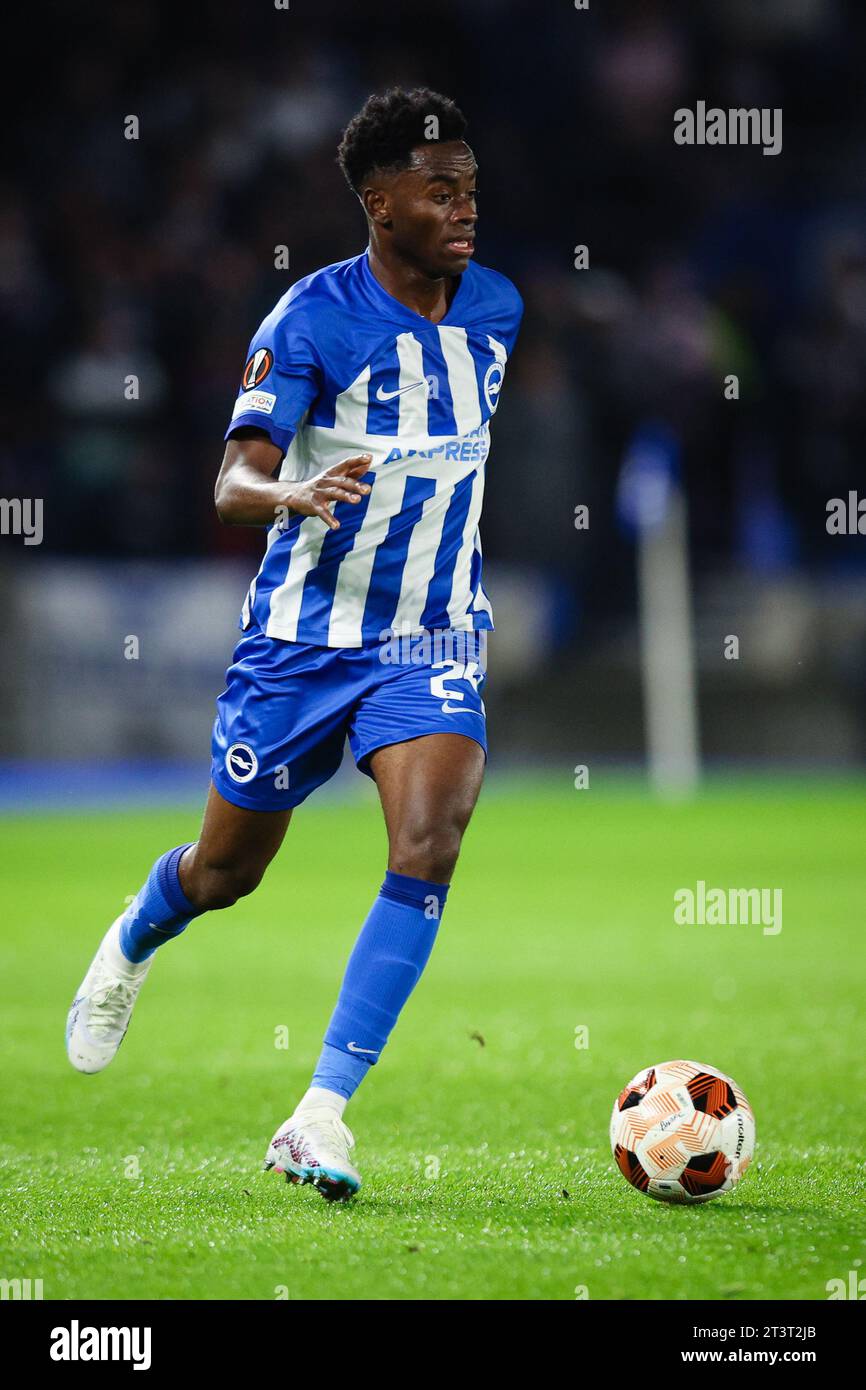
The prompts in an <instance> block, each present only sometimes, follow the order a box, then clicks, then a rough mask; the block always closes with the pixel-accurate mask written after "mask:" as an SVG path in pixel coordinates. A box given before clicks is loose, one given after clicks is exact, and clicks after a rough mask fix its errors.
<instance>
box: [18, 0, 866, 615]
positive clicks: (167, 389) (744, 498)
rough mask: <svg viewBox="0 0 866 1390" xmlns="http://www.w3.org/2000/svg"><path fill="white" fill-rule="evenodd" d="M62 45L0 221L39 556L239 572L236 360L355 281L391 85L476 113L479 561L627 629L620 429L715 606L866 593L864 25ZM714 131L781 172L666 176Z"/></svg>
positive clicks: (84, 27) (731, 16) (621, 7)
mask: <svg viewBox="0 0 866 1390" xmlns="http://www.w3.org/2000/svg"><path fill="white" fill-rule="evenodd" d="M63 15H64V18H63V21H62V23H61V26H60V31H59V32H57V31H56V32H55V40H56V41H55V43H54V44H53V45H52V47H51V49H50V50H46V52H45V53H44V54H43V55H42V60H41V61H42V64H43V71H42V75H41V81H40V84H39V86H38V88H36V89H34V91H33V92H32V94H31V99H30V105H29V107H25V109H24V111H23V112H22V125H21V129H22V130H23V131H25V132H26V138H22V139H21V140H20V141H19V143H18V146H17V150H16V152H15V153H14V155H13V157H12V168H11V170H10V174H9V177H8V181H7V182H6V184H5V186H4V188H3V190H2V200H0V264H2V269H0V312H2V325H3V333H4V336H5V339H6V343H7V348H8V349H10V352H11V362H12V369H11V371H9V372H8V373H7V374H6V376H5V380H4V385H3V397H2V410H3V420H4V427H3V430H2V442H0V494H2V495H4V496H7V497H9V496H43V497H44V498H45V499H46V501H45V526H46V541H45V546H44V547H43V549H44V550H47V551H50V552H52V553H55V554H57V553H63V554H76V555H95V556H112V557H127V558H128V557H140V558H144V557H152V556H177V557H180V556H196V555H199V556H203V555H211V556H212V555H218V554H221V553H222V554H232V555H235V556H237V555H238V554H249V555H250V557H251V565H252V564H253V558H252V557H253V556H256V555H257V554H258V553H259V551H260V549H261V537H260V536H259V535H257V534H255V533H249V532H239V531H234V530H226V529H224V528H221V527H220V526H219V524H218V522H217V521H216V518H215V515H214V512H213V506H212V488H213V481H214V477H215V474H216V471H217V468H218V466H219V461H220V458H221V455H222V442H221V440H222V435H223V432H224V429H225V427H226V423H227V420H228V417H229V414H230V410H231V405H232V401H233V399H234V396H235V393H236V390H237V384H238V379H239V374H240V371H241V368H242V366H243V362H244V359H245V350H246V346H247V343H248V341H249V338H250V337H251V336H252V333H253V330H254V329H255V327H256V326H257V324H258V322H259V321H260V319H261V318H262V317H263V315H264V314H265V313H266V312H267V311H268V310H269V309H270V307H271V306H272V305H273V303H274V302H275V301H276V299H277V298H278V297H279V296H280V295H281V294H282V293H283V292H284V291H285V289H287V288H288V286H289V284H291V283H292V282H293V281H294V280H295V279H298V278H300V277H301V276H303V275H305V274H307V273H309V272H310V271H311V270H313V269H315V268H317V267H318V266H320V265H324V264H327V263H329V262H331V261H336V260H340V259H342V258H344V257H347V256H351V255H354V254H356V253H357V252H358V251H359V250H361V249H362V248H363V246H364V244H365V238H364V230H363V221H362V217H361V214H360V211H359V209H358V207H357V204H356V203H355V201H354V200H353V198H352V196H351V194H350V193H349V191H348V189H347V188H346V187H345V186H344V185H343V183H342V180H341V176H340V173H339V171H338V169H337V167H336V164H335V162H334V154H335V148H336V144H337V141H338V138H339V134H340V131H341V129H342V127H343V126H344V125H345V123H346V121H347V119H348V118H349V117H350V116H351V115H352V114H353V112H354V111H355V110H356V109H357V107H358V106H359V105H360V104H361V102H362V101H363V100H364V98H365V97H366V95H367V94H368V93H369V92H370V91H371V90H376V89H381V88H384V87H385V86H388V85H391V84H393V83H395V82H399V83H401V84H402V85H415V84H428V85H431V86H434V87H437V88H439V89H442V90H445V91H447V92H449V93H450V94H452V95H453V96H454V97H455V98H456V99H457V101H458V102H459V103H460V104H461V105H462V106H463V108H464V110H465V111H466V114H467V116H468V117H469V120H470V139H471V142H472V144H473V147H474V149H475V151H476V154H477V157H478V160H479V164H480V170H481V173H480V180H479V187H480V189H481V198H480V210H481V222H480V227H479V254H478V259H479V261H480V262H481V263H482V264H489V265H493V266H495V267H497V268H499V269H501V270H503V271H505V272H506V273H507V274H509V275H510V276H511V277H512V278H513V279H514V280H515V281H516V282H517V284H518V286H519V287H520V289H521V291H522V293H523V295H524V298H525V300H526V318H525V321H524V330H523V335H522V340H521V342H520V344H519V346H518V350H517V352H516V353H515V356H514V359H513V361H512V363H511V367H510V371H509V380H508V383H507V389H506V391H505V393H504V396H503V405H502V409H501V411H500V413H499V415H498V417H497V421H496V424H495V428H494V448H493V454H492V461H491V467H490V473H489V482H488V499H487V503H486V511H485V522H484V524H483V526H482V532H483V538H484V544H485V554H486V555H487V556H488V557H490V558H492V559H494V560H497V559H498V560H500V561H502V560H514V559H515V558H519V559H520V561H521V562H522V563H525V564H527V565H529V566H534V567H536V568H537V569H539V570H540V571H543V572H544V573H545V574H546V576H547V577H548V578H549V579H550V581H551V582H552V583H553V584H554V585H555V586H557V587H558V589H559V591H560V592H561V594H562V597H563V605H562V609H563V613H562V622H563V624H564V628H565V629H568V628H569V626H570V625H572V624H573V623H574V622H575V620H576V618H577V616H578V615H579V614H581V613H582V614H583V615H584V616H585V617H586V618H587V619H589V620H590V621H592V620H593V619H594V618H595V619H598V618H604V617H605V616H606V615H608V614H609V613H610V612H611V611H618V610H620V609H621V608H624V607H625V606H626V605H630V604H631V603H632V602H633V574H632V571H631V552H630V547H629V545H628V542H627V540H626V539H625V538H624V537H623V536H622V535H621V534H620V531H619V528H618V525H617V520H616V509H615V503H614V499H615V491H616V480H617V475H618V472H619V469H620V466H621V463H622V459H623V454H624V452H625V450H626V449H627V447H628V444H629V440H630V439H631V438H632V437H633V435H634V433H635V431H636V429H638V428H639V427H640V426H641V425H642V424H644V423H646V422H648V421H663V422H664V423H665V424H667V425H668V426H669V427H670V428H672V429H673V430H674V431H675V432H676V434H677V435H678V437H679V438H680V440H681V443H682V450H683V466H684V472H685V477H686V480H687V490H688V497H689V504H690V512H691V527H692V530H691V534H692V542H693V562H694V565H695V568H696V571H697V572H698V573H700V572H701V571H712V570H717V569H719V568H726V567H728V568H732V567H733V568H739V569H744V570H745V571H747V572H754V571H760V572H763V573H767V572H772V571H774V570H785V569H789V568H791V567H800V568H806V569H808V570H809V571H810V572H815V571H817V570H823V571H825V572H826V571H827V570H828V569H832V568H834V567H841V568H842V569H843V570H844V569H845V568H846V567H850V568H852V569H853V568H856V567H858V566H859V567H862V566H863V564H864V560H863V556H864V550H863V547H862V544H861V545H858V544H857V543H856V540H854V539H851V540H849V539H846V538H841V537H830V536H828V535H827V533H826V530H825V508H826V502H827V499H828V498H830V497H832V496H838V495H845V493H846V492H847V490H848V488H850V487H855V486H856V482H857V477H858V474H859V473H860V472H861V463H862V447H863V442H864V438H866V218H864V187H866V140H864V134H866V129H864V127H866V120H864V113H863V107H862V95H861V93H862V54H863V52H864V47H863V43H862V40H863V38H864V36H866V16H864V13H863V12H862V11H861V12H859V13H858V11H857V9H856V8H855V7H854V6H852V7H851V8H850V9H846V7H844V6H843V4H842V3H841V0H765V2H764V3H762V4H761V5H756V4H754V3H750V0H725V2H724V3H720V2H718V0H689V3H688V4H679V5H670V4H666V3H655V0H636V2H635V3H624V2H623V0H620V2H619V3H608V4H605V5H602V4H600V3H599V4H596V3H595V0H592V3H591V5H590V8H589V9H588V10H585V11H581V10H577V9H575V8H574V7H573V6H572V5H570V4H568V3H565V0H563V2H562V3H553V2H552V0H548V3H545V4H533V3H522V2H520V0H516V2H515V3H510V2H509V0H462V3H460V4H452V3H450V0H437V4H436V5H435V6H434V7H432V8H431V7H427V6H423V7H421V6H418V7H415V9H414V12H413V10H412V8H411V7H410V8H409V9H406V8H403V9H402V10H400V9H398V7H395V6H393V5H391V4H383V3H380V0H374V3H368V4H365V5H363V6H351V5H348V4H337V3H332V2H331V0H316V3H309V4H306V3H304V2H303V0H292V3H291V7H290V8H289V9H287V10H277V9H276V8H275V7H274V6H272V5H270V4H264V3H262V4H260V5H258V6H255V7H252V8H251V7H248V6H241V5H239V4H237V3H210V4H205V5H202V6H193V7H187V6H176V5H172V4H168V3H162V0H151V3H149V4H147V5H135V6H129V7H126V6H114V7H110V6H108V5H103V6H98V7H93V6H87V5H83V6H78V5H75V4H71V5H69V6H66V7H64V11H63ZM858 37H859V39H860V42H858V41H857V39H858ZM46 93H49V94H50V98H49V99H48V100H46ZM697 100H705V101H706V102H707V103H708V105H717V106H721V107H732V106H738V107H740V106H759V107H781V108H782V111H783V115H784V127H783V149H782V153H781V154H780V155H778V156H777V157H775V158H774V157H766V156H764V155H763V154H762V153H761V150H760V148H756V147H746V148H736V147H727V148H726V147H717V148H713V149H709V148H703V149H693V148H686V147H683V146H678V145H676V144H675V143H674V140H673V112H674V110H675V109H676V108H678V107H680V106H694V104H695V102H696V101H697ZM130 114H134V115H136V116H137V117H138V119H139V123H140V131H139V138H138V139H137V140H127V139H125V138H124V120H125V117H126V116H128V115H130ZM279 245H286V246H287V247H288V250H289V257H290V268H289V270H288V271H286V270H277V269H275V266H274V255H275V247H276V246H279ZM577 245H586V246H587V247H588V252H589V269H586V270H577V269H575V268H574V265H573V261H574V248H575V246H577ZM732 372H733V373H736V374H737V375H738V376H739V380H740V399H739V401H736V402H732V401H729V400H726V399H725V398H724V393H723V380H724V377H725V376H726V375H727V374H728V373H732ZM130 374H135V375H136V376H137V377H138V378H139V380H140V398H139V399H138V400H136V401H130V400H127V399H126V398H125V394H124V380H125V378H126V377H127V376H129V375H130ZM578 504H588V505H589V507H590V516H591V525H590V529H589V532H588V533H586V534H585V535H583V536H581V538H580V540H579V542H577V541H576V535H575V529H574V524H573V518H574V509H575V506H577V505H578Z"/></svg>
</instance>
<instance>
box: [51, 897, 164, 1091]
mask: <svg viewBox="0 0 866 1390" xmlns="http://www.w3.org/2000/svg"><path fill="white" fill-rule="evenodd" d="M122 920H123V916H122V915H121V916H120V917H118V918H117V920H116V921H115V922H112V924H111V926H110V927H109V928H108V931H107V932H106V933H105V936H104V937H103V939H102V942H101V943H100V947H99V950H98V951H97V952H96V955H95V956H94V958H93V964H92V965H91V967H90V969H89V970H88V972H87V974H86V975H85V977H84V979H83V980H82V982H81V984H80V985H79V987H78V990H77V992H76V995H75V998H74V999H73V1001H72V1004H71V1006H70V1009H69V1014H68V1016H67V1019H66V1051H67V1054H68V1056H69V1060H70V1062H71V1063H72V1065H73V1066H74V1067H75V1068H76V1070H77V1071H83V1072H96V1071H102V1069H103V1067H107V1066H108V1064H109V1062H110V1061H111V1059H112V1058H113V1057H114V1055H115V1053H116V1052H117V1049H118V1048H119V1047H120V1044H121V1043H122V1042H123V1039H124V1037H125V1036H126V1030H127V1028H128V1027H129V1019H130V1015H131V1014H132V1009H133V1005H134V1004H135V1001H136V999H137V998H138V991H139V990H140V989H141V986H142V985H143V984H144V981H145V977H146V975H147V972H148V970H149V969H150V967H151V963H152V961H153V956H150V957H149V958H148V959H147V960H145V961H142V962H141V964H140V965H133V963H132V961H128V960H126V957H125V956H124V955H123V953H122V952H121V950H120V923H121V921H122Z"/></svg>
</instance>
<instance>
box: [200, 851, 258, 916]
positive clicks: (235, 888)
mask: <svg viewBox="0 0 866 1390" xmlns="http://www.w3.org/2000/svg"><path fill="white" fill-rule="evenodd" d="M263 875H264V869H263V868H262V867H260V866H259V865H257V864H207V863H205V864H202V865H196V869H195V872H194V875H193V878H192V881H191V883H190V884H189V886H188V887H187V889H186V892H187V896H188V897H189V899H190V901H191V902H193V903H194V904H195V906H196V907H197V908H198V909H199V911H201V912H214V911H217V910H218V909H219V908H223V907H232V906H233V905H234V904H235V903H236V902H237V901H238V899H239V898H245V897H247V895H248V894H250V893H252V892H253V891H254V890H255V889H256V888H258V886H259V884H260V883H261V881H262V877H263Z"/></svg>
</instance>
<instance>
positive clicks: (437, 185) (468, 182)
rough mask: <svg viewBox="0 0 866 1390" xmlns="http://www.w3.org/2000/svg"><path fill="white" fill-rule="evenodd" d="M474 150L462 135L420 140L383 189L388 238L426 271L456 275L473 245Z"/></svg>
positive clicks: (467, 259)
mask: <svg viewBox="0 0 866 1390" xmlns="http://www.w3.org/2000/svg"><path fill="white" fill-rule="evenodd" d="M476 174H477V166H476V163H475V156H474V155H473V153H472V151H471V150H470V148H469V146H468V145H466V144H464V143H463V141H462V140H450V141H447V142H445V143H443V144H441V145H420V146H418V147H417V148H416V149H415V150H413V152H412V165H411V167H410V168H409V169H405V170H403V171H402V172H401V173H399V174H394V175H392V177H391V179H390V181H389V184H390V186H389V188H388V190H387V201H388V215H389V219H390V222H391V244H392V246H393V248H394V250H395V251H397V252H398V253H399V254H400V255H402V256H404V257H405V258H406V259H407V260H409V261H412V262H413V263H414V264H415V265H417V266H418V267H419V268H420V269H421V270H423V271H424V273H425V274H426V275H429V276H431V278H438V277H439V276H441V275H459V274H460V273H461V271H464V270H465V269H466V267H467V265H468V264H469V262H470V260H471V258H472V255H473V252H474V248H475V224H476V222H477V221H478V212H477V209H476V201H475V199H476V188H475V178H476Z"/></svg>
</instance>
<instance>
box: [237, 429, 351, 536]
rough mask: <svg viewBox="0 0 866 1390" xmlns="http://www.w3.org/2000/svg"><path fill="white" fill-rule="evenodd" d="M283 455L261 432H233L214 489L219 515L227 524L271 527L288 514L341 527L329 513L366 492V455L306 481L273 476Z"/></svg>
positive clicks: (245, 430) (346, 461)
mask: <svg viewBox="0 0 866 1390" xmlns="http://www.w3.org/2000/svg"><path fill="white" fill-rule="evenodd" d="M282 456H283V454H282V450H281V449H278V448H277V446H276V444H274V443H273V442H272V440H271V439H270V438H269V436H268V435H267V434H266V432H265V431H264V430H258V429H256V428H255V427H254V426H252V425H251V426H248V427H246V428H243V429H238V430H236V431H235V433H234V434H233V435H232V437H231V439H230V440H229V441H228V443H227V444H226V451H225V456H224V457H223V461H222V467H221V468H220V471H219V476H218V478H217V480H216V487H215V489H214V502H215V504H216V510H217V516H218V517H219V519H220V521H221V522H222V523H223V524H224V525H225V526H270V525H273V523H274V521H277V520H279V519H280V517H281V515H282V514H283V511H286V510H287V511H289V512H297V513H299V514H300V515H301V516H319V517H321V518H322V520H323V521H324V522H325V524H326V526H329V527H330V528H331V530H333V531H336V530H338V529H339V525H340V523H339V521H338V520H337V519H336V517H335V516H333V514H332V512H331V508H332V507H333V505H334V503H335V502H353V503H358V502H360V501H361V497H362V495H363V494H364V493H367V492H369V491H370V486H369V484H368V483H362V482H361V481H360V479H361V477H362V476H363V475H364V474H365V473H366V472H367V471H368V470H369V467H370V463H371V461H372V458H371V455H370V454H357V455H355V456H354V457H353V458H347V459H342V460H341V461H340V462H339V463H335V464H334V465H333V466H332V467H331V468H327V469H325V471H324V472H322V473H319V474H317V475H316V477H315V478H309V479H308V480H307V481H306V482H304V483H296V482H288V481H283V482H281V481H280V480H279V479H278V478H275V477H274V474H275V473H276V471H277V468H278V467H279V464H280V460H281V458H282Z"/></svg>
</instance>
